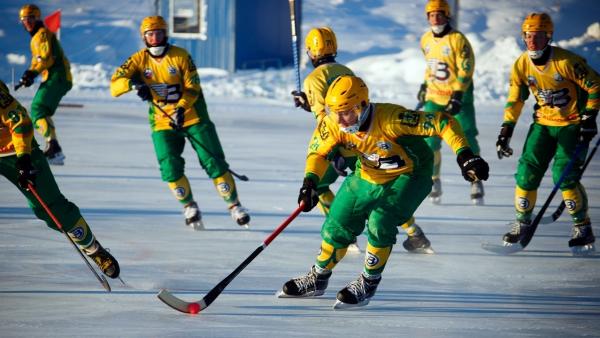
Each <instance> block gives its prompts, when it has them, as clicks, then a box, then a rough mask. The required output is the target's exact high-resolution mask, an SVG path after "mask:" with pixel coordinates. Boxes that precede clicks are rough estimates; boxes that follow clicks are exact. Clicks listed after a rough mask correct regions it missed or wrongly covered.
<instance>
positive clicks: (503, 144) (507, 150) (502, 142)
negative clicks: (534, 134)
mask: <svg viewBox="0 0 600 338" xmlns="http://www.w3.org/2000/svg"><path fill="white" fill-rule="evenodd" d="M514 129H515V127H514V126H513V125H512V124H507V123H503V124H502V129H500V135H498V141H496V151H497V152H498V158H499V159H502V157H510V156H511V155H512V154H513V150H512V148H511V147H510V146H509V144H510V138H511V137H512V134H513V130H514Z"/></svg>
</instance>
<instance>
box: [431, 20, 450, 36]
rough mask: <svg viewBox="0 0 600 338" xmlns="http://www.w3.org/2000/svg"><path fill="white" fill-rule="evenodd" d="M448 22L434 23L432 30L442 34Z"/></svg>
mask: <svg viewBox="0 0 600 338" xmlns="http://www.w3.org/2000/svg"><path fill="white" fill-rule="evenodd" d="M446 25H447V23H445V24H443V25H433V26H431V31H432V32H434V33H435V34H440V33H441V32H443V31H444V29H445V28H446Z"/></svg>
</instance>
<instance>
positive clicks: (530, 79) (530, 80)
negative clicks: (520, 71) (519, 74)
mask: <svg viewBox="0 0 600 338" xmlns="http://www.w3.org/2000/svg"><path fill="white" fill-rule="evenodd" d="M527 83H528V84H529V85H530V86H534V87H537V81H536V80H535V77H533V75H529V76H528V77H527Z"/></svg>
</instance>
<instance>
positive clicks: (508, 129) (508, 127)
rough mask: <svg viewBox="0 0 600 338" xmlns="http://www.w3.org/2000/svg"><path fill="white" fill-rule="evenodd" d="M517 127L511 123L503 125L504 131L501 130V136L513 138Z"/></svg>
mask: <svg viewBox="0 0 600 338" xmlns="http://www.w3.org/2000/svg"><path fill="white" fill-rule="evenodd" d="M514 130H515V126H513V125H512V124H509V123H502V129H500V136H504V137H509V138H510V137H512V135H513V131H514Z"/></svg>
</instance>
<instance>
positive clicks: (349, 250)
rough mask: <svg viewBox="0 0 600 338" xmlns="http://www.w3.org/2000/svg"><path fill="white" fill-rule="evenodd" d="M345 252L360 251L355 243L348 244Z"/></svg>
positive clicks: (357, 252) (356, 252) (355, 252)
mask: <svg viewBox="0 0 600 338" xmlns="http://www.w3.org/2000/svg"><path fill="white" fill-rule="evenodd" d="M346 252H347V253H353V254H359V253H362V251H361V250H360V247H359V246H358V245H357V244H356V243H352V244H350V245H348V249H347V251H346Z"/></svg>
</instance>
